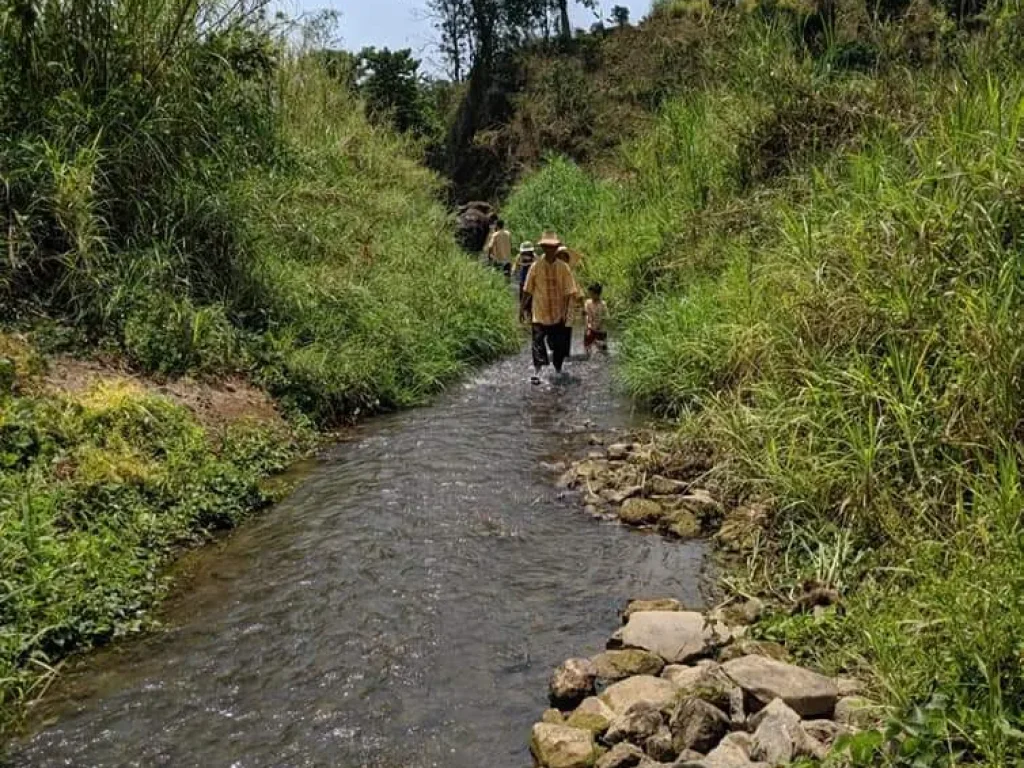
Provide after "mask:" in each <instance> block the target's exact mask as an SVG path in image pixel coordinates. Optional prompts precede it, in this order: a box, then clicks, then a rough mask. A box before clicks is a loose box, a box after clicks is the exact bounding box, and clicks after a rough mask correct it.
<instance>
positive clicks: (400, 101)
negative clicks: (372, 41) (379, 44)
mask: <svg viewBox="0 0 1024 768" xmlns="http://www.w3.org/2000/svg"><path fill="white" fill-rule="evenodd" d="M419 68H420V62H419V61H418V60H416V59H415V58H413V55H412V51H411V50H410V49H408V48H404V49H402V50H400V51H391V50H389V49H387V48H383V49H381V50H377V49H376V48H364V49H363V50H362V51H360V53H359V57H358V65H357V69H356V80H355V82H356V86H357V88H358V90H359V93H360V94H361V95H362V96H363V98H364V99H365V100H366V111H367V113H368V114H369V115H370V117H371V118H373V119H374V120H390V121H391V123H392V124H393V125H394V126H395V128H397V129H398V130H399V131H402V132H411V133H415V134H418V135H422V134H423V133H424V132H425V131H426V130H427V127H428V125H427V124H428V119H427V110H426V104H425V100H424V98H423V82H422V78H421V77H420V74H419Z"/></svg>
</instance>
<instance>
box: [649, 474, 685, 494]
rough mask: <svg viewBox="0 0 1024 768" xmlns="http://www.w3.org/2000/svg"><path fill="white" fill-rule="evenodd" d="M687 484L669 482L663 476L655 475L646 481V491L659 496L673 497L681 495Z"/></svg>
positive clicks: (677, 481) (676, 481)
mask: <svg viewBox="0 0 1024 768" xmlns="http://www.w3.org/2000/svg"><path fill="white" fill-rule="evenodd" d="M686 488H687V484H686V483H684V482H682V481H681V480H671V479H669V478H667V477H665V476H664V475H655V476H654V477H652V478H651V479H650V480H648V481H647V490H648V491H649V492H650V493H653V494H657V495H659V496H674V495H676V494H681V493H683V492H684V491H685V490H686Z"/></svg>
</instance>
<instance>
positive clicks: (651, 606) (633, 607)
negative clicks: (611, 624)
mask: <svg viewBox="0 0 1024 768" xmlns="http://www.w3.org/2000/svg"><path fill="white" fill-rule="evenodd" d="M681 610H683V604H682V603H680V602H679V601H678V600H676V599H675V598H674V597H657V598H653V599H643V598H640V599H636V600H630V601H629V603H628V604H627V605H626V608H625V610H623V611H622V623H623V624H625V623H626V622H627V621H628V620H629V617H630V616H632V615H633V614H634V613H642V612H643V611H681Z"/></svg>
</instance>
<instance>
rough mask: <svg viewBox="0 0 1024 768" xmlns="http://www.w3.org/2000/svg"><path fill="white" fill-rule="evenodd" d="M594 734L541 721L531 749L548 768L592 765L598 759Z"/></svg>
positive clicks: (588, 767) (535, 730) (533, 736)
mask: <svg viewBox="0 0 1024 768" xmlns="http://www.w3.org/2000/svg"><path fill="white" fill-rule="evenodd" d="M596 747H597V745H596V744H595V743H594V735H593V734H592V733H591V732H590V731H584V730H582V729H581V728H570V727H569V726H567V725H554V724H552V723H537V724H536V725H534V726H533V733H532V734H531V737H530V751H531V752H532V753H533V756H534V757H535V758H536V760H537V762H538V763H539V764H540V765H542V766H544V768H590V767H591V766H592V765H593V764H594V762H595V761H596V759H597V755H596Z"/></svg>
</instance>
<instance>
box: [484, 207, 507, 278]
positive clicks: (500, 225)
mask: <svg viewBox="0 0 1024 768" xmlns="http://www.w3.org/2000/svg"><path fill="white" fill-rule="evenodd" d="M484 250H485V252H486V253H487V258H488V260H489V261H490V263H491V265H492V266H493V267H496V268H497V269H499V270H500V271H501V272H502V273H503V274H504V275H505V277H506V278H508V277H509V276H510V275H511V274H512V233H510V232H509V231H508V230H507V229H505V222H504V221H502V220H501V219H498V220H497V221H496V222H495V223H494V231H493V232H491V236H490V237H489V238H487V245H485V246H484Z"/></svg>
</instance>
